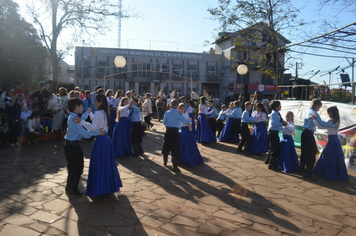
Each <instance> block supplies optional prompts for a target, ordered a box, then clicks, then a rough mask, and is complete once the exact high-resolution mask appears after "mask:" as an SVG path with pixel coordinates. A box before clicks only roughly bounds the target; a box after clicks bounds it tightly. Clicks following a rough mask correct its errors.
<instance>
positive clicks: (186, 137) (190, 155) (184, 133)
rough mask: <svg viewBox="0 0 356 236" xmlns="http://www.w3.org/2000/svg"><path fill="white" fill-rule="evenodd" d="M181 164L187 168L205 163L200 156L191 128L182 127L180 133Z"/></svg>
mask: <svg viewBox="0 0 356 236" xmlns="http://www.w3.org/2000/svg"><path fill="white" fill-rule="evenodd" d="M179 140H180V141H179V142H180V143H179V155H180V160H179V162H181V163H184V164H185V165H187V166H191V167H193V166H196V165H199V164H201V163H203V162H204V160H203V158H202V156H201V155H200V152H199V149H198V146H197V143H196V141H195V138H194V135H193V134H192V132H191V131H190V130H189V127H182V128H181V130H180V132H179Z"/></svg>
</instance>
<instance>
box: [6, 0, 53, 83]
mask: <svg viewBox="0 0 356 236" xmlns="http://www.w3.org/2000/svg"><path fill="white" fill-rule="evenodd" d="M17 9H18V5H17V3H15V2H13V1H12V0H0V42H1V43H0V87H1V88H3V89H6V88H8V87H9V86H12V85H14V82H15V81H19V82H21V83H22V84H23V85H24V87H27V88H31V87H35V86H36V87H38V83H39V81H40V80H43V79H46V78H47V75H48V72H49V70H48V59H49V57H48V56H49V54H48V51H47V49H46V48H45V47H43V45H42V43H41V40H40V38H39V37H38V35H37V33H36V30H35V29H34V28H33V26H32V25H31V24H29V23H28V22H26V21H24V20H23V19H22V18H21V17H20V15H19V14H18V12H17Z"/></svg>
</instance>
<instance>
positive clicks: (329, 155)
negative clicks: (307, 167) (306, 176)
mask: <svg viewBox="0 0 356 236" xmlns="http://www.w3.org/2000/svg"><path fill="white" fill-rule="evenodd" d="M327 112H328V115H329V117H330V120H329V121H328V123H333V124H335V125H336V126H335V128H327V132H328V143H327V144H326V147H325V148H324V150H323V152H322V153H321V155H320V157H319V159H318V162H317V163H316V165H315V167H314V169H313V173H314V174H316V175H320V176H323V177H324V178H325V179H326V180H337V181H348V180H349V176H348V174H347V169H346V164H345V160H344V153H343V152H342V148H341V144H340V140H339V138H338V136H337V134H338V132H339V125H340V115H339V110H338V109H337V107H336V106H332V107H329V108H328V109H327ZM312 118H313V120H314V123H315V125H316V126H317V127H318V128H319V129H323V128H324V129H325V127H324V126H322V125H320V124H319V123H318V121H317V120H316V117H314V116H312Z"/></svg>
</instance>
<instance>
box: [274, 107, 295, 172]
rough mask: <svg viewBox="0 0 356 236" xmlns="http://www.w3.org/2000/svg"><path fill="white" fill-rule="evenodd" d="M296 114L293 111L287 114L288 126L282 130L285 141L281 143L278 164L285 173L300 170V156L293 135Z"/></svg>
mask: <svg viewBox="0 0 356 236" xmlns="http://www.w3.org/2000/svg"><path fill="white" fill-rule="evenodd" d="M293 120H294V114H293V112H291V111H288V112H287V113H286V121H287V123H288V124H287V125H286V126H284V127H283V128H282V133H283V139H282V140H281V141H280V151H279V155H278V157H277V160H276V163H277V165H278V166H279V167H280V168H282V169H283V170H284V171H285V172H287V173H289V172H293V171H297V170H298V169H299V161H298V155H297V152H296V151H295V146H294V140H293V137H292V136H293V133H294V130H295V125H294V122H293Z"/></svg>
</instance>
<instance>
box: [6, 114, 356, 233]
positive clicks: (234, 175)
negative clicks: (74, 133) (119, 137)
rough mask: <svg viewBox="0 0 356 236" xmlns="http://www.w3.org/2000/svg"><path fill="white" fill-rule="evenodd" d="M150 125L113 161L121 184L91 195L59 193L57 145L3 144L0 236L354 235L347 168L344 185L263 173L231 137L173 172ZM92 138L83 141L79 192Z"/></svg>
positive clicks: (354, 190) (160, 129)
mask: <svg viewBox="0 0 356 236" xmlns="http://www.w3.org/2000/svg"><path fill="white" fill-rule="evenodd" d="M153 123H154V124H155V126H154V127H153V130H150V131H147V132H146V136H145V137H144V142H143V147H144V149H145V155H144V156H143V157H126V158H122V159H117V163H118V168H119V173H120V176H121V179H122V182H123V185H124V187H123V188H121V191H120V192H117V193H115V195H113V194H112V195H110V196H109V195H108V196H102V197H99V198H95V199H90V198H87V197H85V196H83V197H71V198H68V196H67V195H66V194H65V193H64V187H65V182H66V176H67V170H66V168H65V166H66V161H65V157H64V150H63V144H55V143H52V142H51V141H46V142H40V143H39V144H37V145H34V144H32V145H31V146H28V145H23V146H22V147H16V148H6V149H0V162H1V164H0V194H1V195H0V220H1V223H0V236H3V235H6V236H7V235H11V236H14V235H15V236H16V235H26V236H32V235H97V236H101V235H180V236H185V235H187V236H191V235H223V236H228V235H241V236H245V235H352V236H354V235H356V173H355V172H354V171H349V176H350V181H349V182H347V183H341V182H328V181H325V180H323V179H322V178H320V177H316V178H317V182H308V181H305V180H304V179H303V178H302V176H301V175H300V174H298V173H296V174H285V173H283V172H273V171H270V170H268V169H267V166H266V165H265V164H264V156H253V155H243V154H242V155H240V154H239V155H238V154H236V144H226V143H215V144H211V145H204V146H203V145H200V144H199V145H198V147H199V149H200V151H201V154H202V155H203V157H204V160H205V163H204V164H202V165H200V166H196V167H194V168H189V167H185V166H181V167H180V169H181V171H182V172H181V173H179V174H175V173H174V172H172V171H171V164H170V163H169V165H168V168H166V167H164V166H163V160H162V155H161V148H162V146H163V134H164V131H165V129H164V126H163V125H162V123H158V122H156V120H154V122H153ZM91 144H92V141H90V140H86V141H83V142H81V146H82V148H83V151H84V154H85V157H86V158H85V170H84V174H83V176H82V180H81V183H80V189H81V190H82V191H84V190H85V186H86V179H87V174H88V166H89V156H90V149H91ZM236 184H238V185H236ZM234 186H235V188H234V189H235V190H234V193H231V191H232V188H233V187H234ZM244 195H245V196H244Z"/></svg>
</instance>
